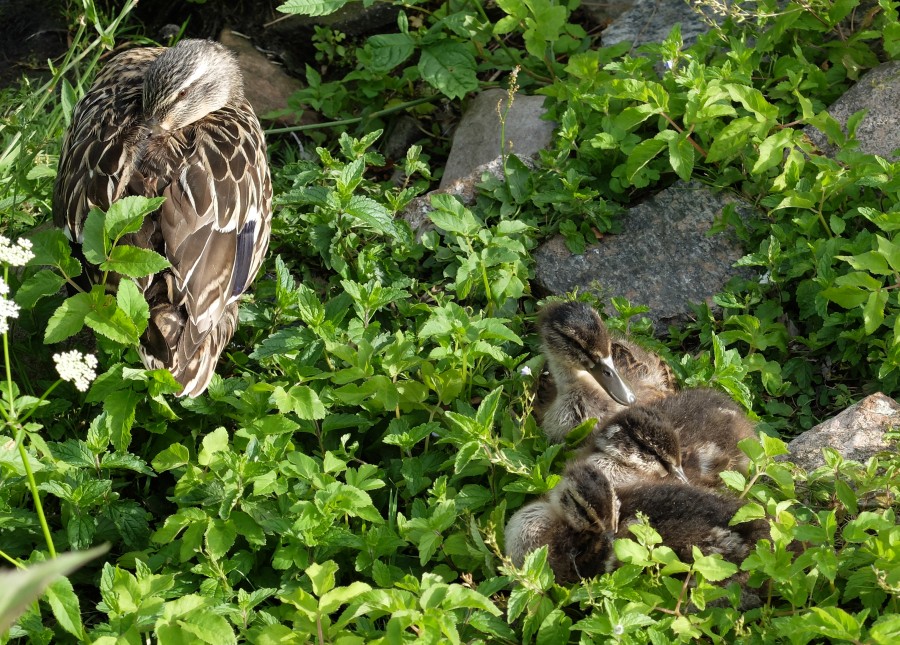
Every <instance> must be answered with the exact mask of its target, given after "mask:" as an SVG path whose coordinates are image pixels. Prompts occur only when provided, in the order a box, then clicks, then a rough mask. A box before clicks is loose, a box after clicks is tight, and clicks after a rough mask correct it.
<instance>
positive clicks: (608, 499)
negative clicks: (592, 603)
mask: <svg viewBox="0 0 900 645" xmlns="http://www.w3.org/2000/svg"><path fill="white" fill-rule="evenodd" d="M618 524H619V501H618V498H617V497H616V495H615V493H614V492H613V489H612V486H611V485H610V483H609V480H608V479H607V478H606V477H605V476H604V475H603V473H602V471H600V470H598V469H586V468H577V467H572V466H570V467H568V468H567V469H566V474H565V476H564V477H563V478H562V479H561V480H560V482H559V484H558V485H557V486H556V487H555V488H554V489H553V490H552V491H550V493H549V494H548V495H547V496H546V497H545V498H542V499H539V500H537V501H535V502H532V503H530V504H526V505H525V506H523V507H522V508H520V509H519V510H518V511H516V512H515V513H514V514H513V515H512V517H510V519H509V521H508V522H507V524H506V531H505V532H504V536H505V541H506V554H507V555H508V556H509V557H510V559H511V560H512V562H513V564H515V565H516V566H517V567H520V566H522V563H523V562H524V561H525V556H526V555H528V554H529V553H530V552H532V551H534V550H535V549H538V548H540V547H541V546H544V545H547V551H548V553H547V562H548V563H549V565H550V568H551V569H552V570H553V573H554V576H555V577H556V581H557V582H558V583H559V584H569V583H573V582H577V581H578V580H580V579H582V578H590V577H593V576H596V575H599V574H601V573H603V572H605V571H607V570H609V562H610V561H611V560H610V559H611V558H612V539H613V535H614V534H615V531H616V529H617V527H618Z"/></svg>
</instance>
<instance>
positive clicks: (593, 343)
mask: <svg viewBox="0 0 900 645" xmlns="http://www.w3.org/2000/svg"><path fill="white" fill-rule="evenodd" d="M538 328H539V331H540V335H541V344H542V349H543V352H544V355H545V357H546V359H547V369H548V370H549V372H550V374H551V375H552V377H553V387H552V388H551V387H550V386H549V384H548V385H542V386H539V387H540V388H542V389H543V390H544V391H546V392H548V393H549V394H550V395H551V396H552V390H553V389H555V391H556V393H555V398H553V399H552V402H551V403H549V405H548V406H547V408H546V410H539V411H538V413H537V414H538V417H539V419H540V421H541V423H542V426H543V428H544V432H545V433H546V434H547V436H548V438H549V439H550V440H551V441H554V442H561V441H563V440H564V439H565V436H566V435H567V434H568V433H569V432H570V431H571V430H572V429H573V428H575V427H576V426H578V425H579V424H581V423H583V422H584V421H585V420H586V419H589V418H592V417H593V418H596V419H598V420H604V419H606V418H608V417H609V416H610V415H612V414H615V413H616V412H618V411H620V410H622V409H624V408H625V407H626V406H629V405H633V404H634V403H643V402H646V401H652V400H655V399H658V398H661V397H664V396H667V395H669V394H671V393H672V392H674V391H675V379H674V377H673V375H672V372H671V370H670V369H669V367H668V365H666V363H665V362H664V361H663V360H662V359H661V358H660V357H659V356H656V355H655V354H652V353H650V352H648V351H647V350H645V349H643V348H641V347H639V346H638V345H636V344H634V343H632V342H630V341H628V340H626V339H625V338H621V337H619V336H612V335H611V334H610V333H609V331H608V330H607V328H606V325H605V324H604V323H603V320H601V318H600V316H599V314H598V313H597V312H596V311H594V309H593V308H592V307H590V306H589V305H587V304H585V303H583V302H554V303H551V304H549V305H547V306H546V307H544V309H543V310H542V311H541V313H540V316H539V318H538ZM540 394H541V392H540V391H539V396H538V400H539V401H540V400H542V399H544V400H546V399H549V396H544V395H540Z"/></svg>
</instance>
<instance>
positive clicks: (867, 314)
mask: <svg viewBox="0 0 900 645" xmlns="http://www.w3.org/2000/svg"><path fill="white" fill-rule="evenodd" d="M887 300H888V292H887V291H883V290H882V291H872V292H871V293H870V294H869V298H868V300H867V301H866V304H865V306H864V307H863V322H864V323H865V328H866V333H867V334H874V333H875V330H877V329H878V328H879V327H881V324H882V323H883V322H884V306H885V305H886V304H887Z"/></svg>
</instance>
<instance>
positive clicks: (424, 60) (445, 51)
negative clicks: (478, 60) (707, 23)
mask: <svg viewBox="0 0 900 645" xmlns="http://www.w3.org/2000/svg"><path fill="white" fill-rule="evenodd" d="M418 67H419V73H420V74H421V75H422V78H423V79H424V80H425V82H427V83H428V84H429V85H431V86H432V87H434V88H435V89H437V90H439V91H440V92H442V93H443V94H444V95H445V96H447V98H451V99H461V98H463V97H464V96H465V95H466V94H468V93H469V92H474V91H475V90H477V89H478V77H477V76H476V75H475V57H474V55H473V54H472V50H471V45H470V46H466V45H464V44H463V43H460V42H454V41H449V40H442V41H439V42H437V43H434V44H433V45H427V46H425V47H423V48H422V53H421V55H420V57H419V65H418Z"/></svg>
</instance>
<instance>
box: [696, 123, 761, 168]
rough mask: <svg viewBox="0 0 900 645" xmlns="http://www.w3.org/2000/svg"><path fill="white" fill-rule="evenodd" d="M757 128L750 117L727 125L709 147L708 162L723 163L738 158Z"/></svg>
mask: <svg viewBox="0 0 900 645" xmlns="http://www.w3.org/2000/svg"><path fill="white" fill-rule="evenodd" d="M756 127H757V123H756V121H754V120H753V119H751V118H750V117H748V116H744V117H741V118H739V119H735V120H734V121H732V122H731V123H729V124H728V125H726V126H725V127H724V128H723V129H722V131H721V132H719V134H717V135H716V138H715V140H714V141H713V142H712V145H711V146H710V147H709V152H708V153H707V155H706V162H707V163H713V162H716V161H723V160H725V159H729V158H731V157H734V156H736V155H737V154H739V153H740V152H742V151H743V150H744V148H745V147H746V146H747V143H748V142H749V141H750V134H751V133H752V131H753V129H754V128H756Z"/></svg>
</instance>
